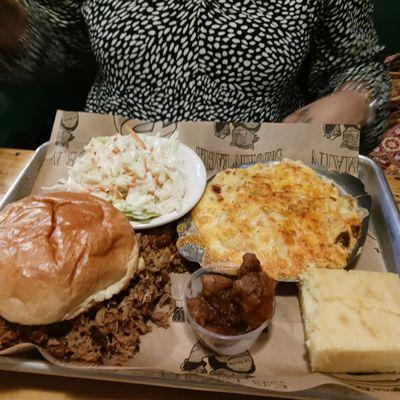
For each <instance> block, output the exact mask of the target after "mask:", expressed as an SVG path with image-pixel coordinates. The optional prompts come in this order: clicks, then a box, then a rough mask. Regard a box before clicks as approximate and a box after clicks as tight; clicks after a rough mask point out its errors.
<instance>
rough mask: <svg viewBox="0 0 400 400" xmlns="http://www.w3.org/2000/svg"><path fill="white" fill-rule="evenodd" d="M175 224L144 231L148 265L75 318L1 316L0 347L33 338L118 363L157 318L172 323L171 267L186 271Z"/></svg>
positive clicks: (76, 356)
mask: <svg viewBox="0 0 400 400" xmlns="http://www.w3.org/2000/svg"><path fill="white" fill-rule="evenodd" d="M174 235H175V234H174V229H173V228H172V227H166V228H163V229H157V230H153V231H148V233H146V234H143V235H142V236H141V244H140V255H141V257H142V258H143V259H144V261H145V265H146V267H145V268H144V270H142V271H140V272H139V273H138V275H137V276H136V277H134V279H133V280H132V281H131V283H130V285H129V287H128V288H127V289H126V290H125V291H124V292H121V293H119V294H118V295H116V296H114V297H113V298H112V299H110V300H108V301H105V302H103V303H101V304H99V305H97V306H96V307H94V308H93V309H91V310H90V311H88V312H86V313H83V314H81V315H79V316H78V317H76V318H75V319H73V320H70V321H64V322H60V323H56V324H50V325H45V326H35V327H33V326H24V325H18V324H13V323H10V322H8V321H6V320H4V319H2V318H1V317H0V350H3V349H6V348H9V347H11V346H14V345H16V344H18V343H34V344H36V345H38V346H40V347H41V348H43V349H45V350H46V351H47V352H49V353H50V354H51V355H52V356H53V357H55V358H58V359H62V360H65V361H78V362H84V363H90V364H105V363H107V364H113V365H119V364H122V363H124V362H126V361H127V360H129V359H130V358H132V357H133V356H134V355H135V353H137V352H138V351H139V344H140V335H143V334H145V333H147V332H149V331H151V324H149V322H150V321H151V322H153V323H154V324H156V325H157V326H161V327H164V328H166V327H168V324H169V317H170V315H171V313H172V310H173V308H174V306H175V304H174V301H173V299H172V298H171V296H170V279H169V274H170V273H171V272H185V271H186V270H187V269H186V267H185V266H184V264H183V262H182V260H181V258H180V256H179V254H178V252H177V249H176V247H175V236H174Z"/></svg>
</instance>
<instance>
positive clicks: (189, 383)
mask: <svg viewBox="0 0 400 400" xmlns="http://www.w3.org/2000/svg"><path fill="white" fill-rule="evenodd" d="M47 145H48V144H47V143H44V144H43V145H41V146H40V147H39V148H38V149H37V150H36V152H35V154H34V155H33V157H32V159H31V160H30V161H29V162H28V164H27V165H26V166H25V168H24V169H23V170H22V171H21V173H20V174H19V175H18V177H17V178H16V180H15V182H14V183H13V184H12V186H11V187H10V188H9V190H8V191H7V193H6V194H5V196H4V197H3V199H2V200H1V201H0V209H2V208H3V207H5V206H6V205H7V204H8V203H10V202H12V201H16V200H18V199H20V198H22V197H25V196H27V195H29V194H30V192H31V190H32V187H33V184H34V182H35V179H36V176H37V174H38V173H39V170H40V167H41V165H42V163H43V161H44V159H45V156H46V151H47ZM359 160H360V179H361V181H362V182H363V183H364V185H365V190H366V191H367V193H369V194H370V195H371V197H372V207H371V216H370V226H371V227H372V228H373V231H374V233H375V235H376V237H377V239H378V243H379V246H380V250H381V255H382V258H383V261H384V265H385V270H386V271H387V272H394V273H398V274H400V245H399V244H400V214H399V211H398V209H397V206H396V203H395V201H394V199H393V196H392V194H391V192H390V189H389V186H388V184H387V182H386V178H385V176H384V175H383V173H382V170H381V169H380V167H379V166H378V165H377V164H376V163H375V162H374V161H373V160H371V159H369V158H367V157H364V156H360V157H359ZM0 370H6V371H14V372H25V373H34V374H42V375H54V376H65V377H71V378H85V379H94V380H105V381H115V382H126V383H137V384H145V385H156V386H164V387H174V388H185V389H194V390H206V391H207V390H208V391H216V392H226V393H238V394H249V395H262V396H274V397H281V398H291V399H318V398H325V399H343V400H350V399H351V400H359V399H371V398H372V397H370V396H368V395H364V394H362V393H359V392H356V391H353V390H349V389H346V388H342V387H339V386H336V385H324V386H321V387H317V388H313V389H309V390H306V391H302V392H289V393H284V392H276V391H271V390H262V389H253V388H248V387H244V386H241V385H238V384H233V383H232V384H228V383H222V382H216V381H212V380H210V379H207V378H205V377H201V376H197V375H183V376H182V375H175V374H169V373H152V374H148V373H147V372H146V375H144V374H143V371H137V370H136V371H135V370H129V371H128V370H116V371H109V370H108V371H107V370H98V369H86V370H82V369H72V368H64V367H60V366H56V365H53V364H50V363H49V362H47V361H46V360H44V359H43V358H41V357H40V356H39V355H38V353H37V352H29V353H23V354H18V355H13V356H1V357H0Z"/></svg>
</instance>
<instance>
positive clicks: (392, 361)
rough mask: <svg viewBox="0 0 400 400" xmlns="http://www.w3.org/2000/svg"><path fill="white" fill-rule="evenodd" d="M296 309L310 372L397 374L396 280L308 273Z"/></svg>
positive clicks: (399, 298) (399, 281) (399, 290)
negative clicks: (309, 363) (302, 329)
mask: <svg viewBox="0 0 400 400" xmlns="http://www.w3.org/2000/svg"><path fill="white" fill-rule="evenodd" d="M300 279H301V280H300V304H301V309H302V316H303V321H304V327H305V334H306V345H307V348H308V351H309V357H310V362H311V370H312V371H319V372H329V373H346V372H359V373H369V372H400V278H399V276H398V275H396V274H391V273H383V272H367V271H354V270H353V271H345V270H330V269H320V268H310V269H309V270H307V271H306V272H304V273H303V274H302V275H301V276H300Z"/></svg>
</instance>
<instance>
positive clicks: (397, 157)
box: [370, 53, 400, 175]
mask: <svg viewBox="0 0 400 400" xmlns="http://www.w3.org/2000/svg"><path fill="white" fill-rule="evenodd" d="M386 63H387V65H388V66H389V69H390V76H391V81H392V96H391V100H390V115H389V127H388V130H387V131H386V133H385V135H384V137H383V139H382V141H381V143H380V145H379V146H378V147H376V148H375V150H374V151H373V152H372V153H370V156H371V157H372V158H373V159H374V160H375V161H377V162H378V163H379V165H380V166H381V167H382V168H383V169H384V170H385V173H386V174H388V175H398V174H399V170H400V53H398V54H395V55H393V56H390V57H388V58H387V59H386Z"/></svg>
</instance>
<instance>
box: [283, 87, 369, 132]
mask: <svg viewBox="0 0 400 400" xmlns="http://www.w3.org/2000/svg"><path fill="white" fill-rule="evenodd" d="M368 112H369V108H368V104H367V101H366V99H365V97H364V96H363V95H362V94H360V93H357V92H350V91H342V92H340V91H339V92H335V93H332V94H331V95H329V96H326V97H323V98H321V99H319V100H316V101H314V102H313V103H310V104H308V105H307V106H305V107H303V108H300V109H299V110H297V111H295V112H294V113H292V114H290V115H288V116H287V117H286V118H285V119H284V120H283V122H287V123H296V122H304V123H317V124H349V125H363V124H364V123H365V122H366V120H367V119H368Z"/></svg>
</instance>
